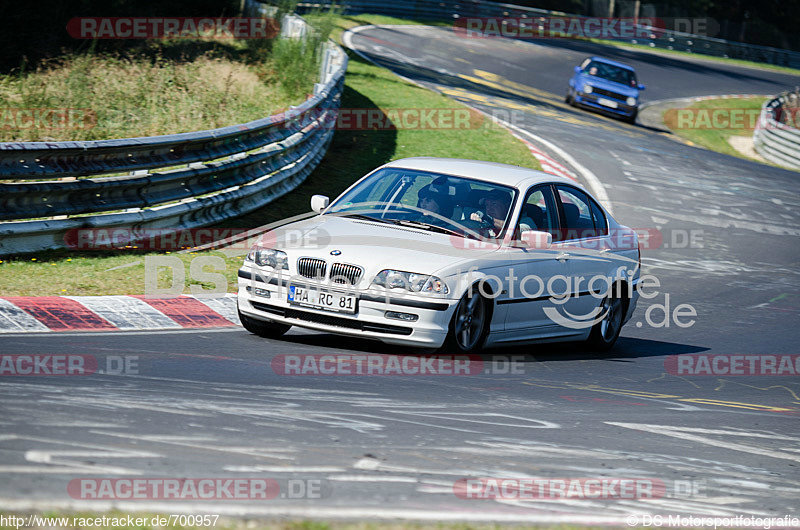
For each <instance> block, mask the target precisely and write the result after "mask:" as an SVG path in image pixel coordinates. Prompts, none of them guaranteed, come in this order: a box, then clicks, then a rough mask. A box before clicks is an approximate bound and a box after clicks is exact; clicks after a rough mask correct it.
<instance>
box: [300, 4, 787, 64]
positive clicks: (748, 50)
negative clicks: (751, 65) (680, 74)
mask: <svg viewBox="0 0 800 530" xmlns="http://www.w3.org/2000/svg"><path fill="white" fill-rule="evenodd" d="M331 4H336V5H340V6H342V7H344V10H345V13H350V14H357V13H376V14H382V15H392V16H397V17H401V18H413V19H418V20H449V21H455V20H456V19H458V18H460V17H479V18H483V17H513V18H517V17H519V18H531V19H535V18H536V17H543V16H579V15H569V14H565V13H561V12H555V11H548V10H545V9H536V8H531V7H524V6H517V5H512V4H503V3H496V2H490V1H486V0H409V1H404V2H395V1H389V0H343V1H336V0H334V1H331V0H316V1H314V2H307V3H301V4H300V7H301V8H303V9H309V8H313V7H326V6H330V5H331ZM643 18H644V17H643ZM641 27H643V28H646V26H641ZM614 40H618V41H624V42H630V43H632V44H642V45H645V46H650V47H652V48H662V49H665V50H677V51H684V52H690V53H699V54H703V55H713V56H715V57H729V58H733V59H746V60H749V61H755V62H761V63H769V64H775V65H780V66H789V67H793V68H800V52H794V51H790V50H783V49H780V48H771V47H769V46H757V45H754V44H745V43H742V42H732V41H727V40H723V39H715V38H712V37H706V36H702V35H693V34H691V33H682V32H679V31H672V30H663V29H656V28H653V31H651V32H650V35H649V38H639V39H614Z"/></svg>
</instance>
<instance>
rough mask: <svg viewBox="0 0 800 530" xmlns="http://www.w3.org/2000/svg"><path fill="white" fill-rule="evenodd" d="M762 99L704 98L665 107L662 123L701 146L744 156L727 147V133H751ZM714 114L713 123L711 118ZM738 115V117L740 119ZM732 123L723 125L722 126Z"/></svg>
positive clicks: (744, 134) (729, 134)
mask: <svg viewBox="0 0 800 530" xmlns="http://www.w3.org/2000/svg"><path fill="white" fill-rule="evenodd" d="M764 101H765V100H764V98H726V99H708V100H703V101H697V102H694V103H692V104H691V105H690V106H688V107H683V108H672V109H667V110H666V111H664V113H663V119H664V124H665V125H666V126H667V127H668V128H669V129H670V130H671V131H672V132H673V133H674V134H677V135H678V136H680V137H681V138H685V139H686V140H689V141H691V142H693V143H695V144H697V145H699V146H701V147H704V148H706V149H710V150H712V151H716V152H718V153H724V154H727V155H732V156H737V157H739V158H746V159H748V160H749V158H748V157H746V156H745V155H743V154H742V153H740V152H739V151H737V150H736V149H734V148H733V147H731V144H730V143H729V142H728V138H730V137H731V136H751V137H752V136H753V127H754V126H755V122H756V120H757V118H758V115H759V112H760V110H761V105H762V104H763V103H764ZM715 117H716V122H717V123H716V125H719V126H715V123H714V119H715ZM740 117H741V119H740ZM728 124H730V125H733V126H728V127H724V125H728Z"/></svg>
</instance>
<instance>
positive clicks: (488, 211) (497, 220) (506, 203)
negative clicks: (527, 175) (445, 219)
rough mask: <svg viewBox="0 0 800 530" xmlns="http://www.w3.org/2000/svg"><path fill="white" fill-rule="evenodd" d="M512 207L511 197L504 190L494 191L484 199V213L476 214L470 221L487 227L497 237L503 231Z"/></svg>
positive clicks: (471, 216)
mask: <svg viewBox="0 0 800 530" xmlns="http://www.w3.org/2000/svg"><path fill="white" fill-rule="evenodd" d="M510 206H511V196H510V195H509V194H508V193H507V192H504V191H503V190H498V189H495V190H492V191H490V192H489V194H488V195H487V196H486V198H485V199H483V209H484V211H483V212H475V213H473V214H472V215H470V219H471V220H473V221H478V222H479V223H481V224H482V225H485V226H487V227H488V228H489V229H490V231H491V234H490V235H491V236H492V237H496V236H497V235H498V234H500V231H501V230H502V229H503V224H504V223H505V220H506V217H507V216H508V209H509V207H510Z"/></svg>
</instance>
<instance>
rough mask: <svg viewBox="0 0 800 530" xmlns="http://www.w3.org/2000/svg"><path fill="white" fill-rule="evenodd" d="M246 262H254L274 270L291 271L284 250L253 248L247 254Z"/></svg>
mask: <svg viewBox="0 0 800 530" xmlns="http://www.w3.org/2000/svg"><path fill="white" fill-rule="evenodd" d="M244 260H245V261H252V262H253V263H255V264H256V265H260V266H262V267H272V268H273V269H285V270H289V263H288V256H287V255H286V252H284V251H282V250H275V249H274V248H262V247H253V248H251V249H250V252H248V253H247V257H246V258H244Z"/></svg>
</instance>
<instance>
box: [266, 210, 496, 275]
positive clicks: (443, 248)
mask: <svg viewBox="0 0 800 530" xmlns="http://www.w3.org/2000/svg"><path fill="white" fill-rule="evenodd" d="M259 244H260V245H261V246H264V247H271V248H277V249H280V250H283V251H284V252H286V253H287V255H288V258H289V259H288V265H289V273H290V274H296V273H297V260H298V259H299V258H302V257H308V258H318V259H323V260H325V261H326V262H327V263H328V268H329V269H330V265H331V264H332V263H346V264H351V265H357V266H359V267H362V268H363V269H364V275H363V277H364V278H366V279H368V281H371V280H372V278H374V277H375V275H376V274H377V273H378V272H380V271H382V270H383V269H395V270H401V271H407V272H416V273H422V274H437V275H439V274H443V273H444V274H449V273H450V272H451V270H450V269H457V268H458V267H459V265H461V264H465V263H467V262H469V261H471V260H480V259H481V258H484V257H487V256H488V255H491V254H492V253H494V252H496V251H497V250H498V249H499V248H500V245H499V244H496V243H484V242H480V241H475V240H471V239H465V238H462V237H458V236H451V235H448V234H441V233H437V232H428V231H425V230H420V229H415V228H409V227H405V226H398V225H389V224H383V223H376V222H371V221H367V220H361V219H354V218H345V217H340V216H334V215H324V216H316V217H313V218H311V219H308V220H304V221H299V222H296V223H291V224H288V225H284V226H282V227H280V228H278V229H276V230H274V231H271V232H268V233H267V234H264V235H262V236H261V238H260V239H259Z"/></svg>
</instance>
